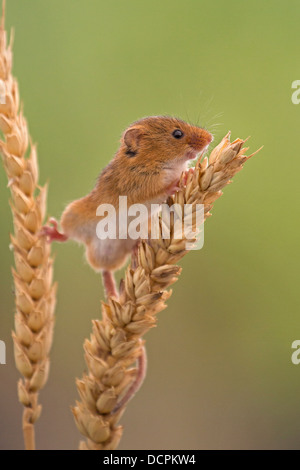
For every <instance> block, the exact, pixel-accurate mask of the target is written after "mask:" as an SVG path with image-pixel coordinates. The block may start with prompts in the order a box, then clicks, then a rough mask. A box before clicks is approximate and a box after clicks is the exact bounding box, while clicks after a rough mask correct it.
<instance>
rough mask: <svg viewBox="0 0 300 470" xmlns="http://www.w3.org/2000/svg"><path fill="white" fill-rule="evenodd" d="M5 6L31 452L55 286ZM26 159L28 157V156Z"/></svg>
mask: <svg viewBox="0 0 300 470" xmlns="http://www.w3.org/2000/svg"><path fill="white" fill-rule="evenodd" d="M4 7H5V2H3V14H2V20H1V25H0V79H1V82H0V84H1V89H2V92H3V93H2V96H1V102H0V129H1V131H2V135H3V138H4V139H3V141H0V150H1V153H2V157H3V163H4V168H5V171H6V173H7V176H8V179H9V183H8V186H9V188H10V190H11V195H12V201H10V204H11V210H12V215H13V222H14V235H11V247H12V249H13V252H14V258H15V269H13V270H12V272H13V278H14V283H15V293H16V314H15V331H14V332H13V341H14V353H15V362H16V366H17V369H18V370H19V372H20V373H21V374H22V376H23V379H20V380H19V382H18V396H19V401H20V402H21V403H22V404H23V405H24V407H25V408H24V412H23V434H24V442H25V448H26V449H28V450H33V449H35V433H34V423H35V422H36V420H37V419H38V418H39V416H40V413H41V405H39V404H38V393H39V390H41V388H42V387H43V386H44V385H45V383H46V381H47V378H48V373H49V350H50V348H51V343H52V334H53V323H54V316H53V312H54V307H55V298H56V296H55V293H56V285H53V284H52V264H53V261H52V259H51V258H50V245H48V244H47V242H46V239H45V237H40V236H39V232H40V229H41V227H42V222H43V219H44V216H45V210H46V195H47V187H46V186H45V187H40V186H39V185H38V162H37V154H36V148H35V146H34V145H32V144H30V145H29V143H28V140H29V139H28V128H27V123H26V120H25V118H24V116H23V112H22V109H21V110H20V109H19V91H18V84H17V82H16V80H15V78H14V77H13V76H12V74H11V68H12V39H11V41H10V44H9V45H8V46H7V44H6V31H5V29H4ZM27 155H29V156H28V157H27Z"/></svg>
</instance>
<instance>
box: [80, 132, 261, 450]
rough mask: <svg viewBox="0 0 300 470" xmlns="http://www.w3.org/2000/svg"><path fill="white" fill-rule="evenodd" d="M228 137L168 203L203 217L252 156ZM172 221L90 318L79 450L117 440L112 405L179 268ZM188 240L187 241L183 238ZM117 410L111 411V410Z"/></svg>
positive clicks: (182, 246)
mask: <svg viewBox="0 0 300 470" xmlns="http://www.w3.org/2000/svg"><path fill="white" fill-rule="evenodd" d="M229 137H230V133H228V134H227V135H226V136H225V137H224V138H223V139H222V141H221V142H220V144H219V145H218V146H217V147H215V149H214V150H213V151H212V152H211V154H210V156H209V158H205V159H204V160H203V162H201V159H199V160H198V162H197V164H196V167H195V170H194V171H193V172H190V173H189V174H188V177H187V181H185V182H184V180H183V179H182V181H181V190H180V191H179V192H177V193H176V194H175V195H174V196H173V197H171V198H169V200H168V204H169V205H173V204H179V205H180V206H181V208H182V210H181V214H182V215H184V210H183V208H184V205H185V204H191V205H192V212H193V213H195V211H196V210H197V206H196V205H197V204H203V205H204V219H206V218H207V217H208V216H209V215H210V210H211V208H212V206H213V203H214V202H215V200H216V199H217V198H219V197H220V196H221V195H222V191H221V190H222V188H223V187H224V186H226V185H227V184H228V183H229V182H230V180H231V178H232V177H233V176H234V175H235V174H236V173H237V172H238V171H240V170H241V169H242V167H243V164H244V163H245V162H246V161H247V160H248V159H249V158H250V157H251V156H252V155H250V156H246V155H245V152H246V150H247V149H246V148H242V147H243V145H244V142H245V141H243V140H241V139H236V140H235V141H234V142H232V143H231V142H230V140H229ZM173 224H174V220H173V219H172V218H171V219H170V225H171V227H169V228H170V233H171V236H170V238H168V239H163V238H162V223H161V221H160V236H159V238H158V239H157V240H150V241H149V242H146V241H143V242H142V243H141V244H140V246H139V250H138V262H137V266H136V267H135V268H134V269H133V268H132V266H129V267H128V268H127V270H126V273H125V280H124V281H122V282H121V287H120V296H119V298H118V300H116V299H115V298H109V299H108V301H107V303H103V304H102V316H103V319H102V320H101V321H100V320H94V322H93V332H92V334H91V337H90V339H89V340H86V341H85V343H84V350H85V359H86V363H87V367H88V374H87V375H84V376H83V378H82V379H81V380H78V381H77V388H78V392H79V395H80V398H81V401H80V402H78V403H77V405H76V406H75V407H74V408H73V414H74V417H75V421H76V424H77V427H78V429H79V431H80V432H81V433H82V434H83V435H84V436H85V437H86V441H81V442H80V449H82V450H87V449H90V450H92V449H93V450H112V449H116V447H117V446H118V443H119V441H120V438H121V436H122V427H121V426H119V425H118V421H119V419H120V417H121V415H122V414H123V412H124V409H125V406H126V405H124V406H121V407H118V403H120V402H121V400H122V397H124V395H126V391H127V390H128V387H130V385H131V384H132V382H133V381H134V377H135V374H136V373H137V371H136V369H134V368H130V366H132V364H133V363H134V362H135V361H136V359H137V358H138V357H139V356H140V355H141V352H142V351H141V347H142V344H143V342H142V341H141V338H142V337H143V336H144V334H145V333H146V332H147V331H148V330H149V329H150V328H152V327H153V326H155V324H156V314H157V313H158V312H160V311H161V310H163V309H164V308H165V307H166V305H165V301H166V300H167V299H168V298H169V297H170V295H171V291H167V290H166V289H167V288H168V287H169V286H170V285H172V284H173V283H174V282H176V281H177V279H178V276H179V274H180V272H181V268H180V267H179V266H176V265H175V263H177V262H178V261H179V260H180V259H181V258H182V257H183V256H184V255H185V254H186V253H187V249H186V242H187V239H186V238H181V239H176V238H175V236H174V233H175V232H174V226H173ZM189 242H191V240H189ZM116 410H117V411H116Z"/></svg>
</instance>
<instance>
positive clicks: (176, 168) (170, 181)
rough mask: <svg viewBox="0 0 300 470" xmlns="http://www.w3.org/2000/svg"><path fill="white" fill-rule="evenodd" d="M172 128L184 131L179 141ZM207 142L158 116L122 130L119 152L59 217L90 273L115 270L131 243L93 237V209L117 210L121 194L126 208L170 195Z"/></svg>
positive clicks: (192, 129)
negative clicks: (84, 250)
mask: <svg viewBox="0 0 300 470" xmlns="http://www.w3.org/2000/svg"><path fill="white" fill-rule="evenodd" d="M175 129H180V130H181V131H182V132H183V133H184V136H183V137H182V138H181V139H176V138H174V137H173V135H172V132H173V131H174V130H175ZM211 140H212V136H211V134H210V133H209V132H208V131H206V130H204V129H202V128H200V127H197V126H191V125H190V124H187V123H186V122H184V121H181V120H179V119H176V118H171V117H164V116H154V117H147V118H144V119H141V120H139V121H136V122H135V123H133V124H132V125H131V126H130V127H129V128H128V129H127V130H126V131H125V132H124V134H123V136H122V138H121V145H120V148H119V150H118V151H117V153H116V154H115V156H114V158H113V159H112V161H111V162H110V163H109V164H108V165H107V167H106V168H104V170H103V171H102V172H101V173H100V175H99V177H98V180H97V183H96V185H95V187H94V189H93V190H92V191H91V193H90V194H88V195H87V196H85V197H83V198H81V199H78V200H76V201H74V202H72V203H71V204H69V205H68V206H67V208H66V209H65V211H64V212H63V214H62V218H61V226H62V229H63V231H64V233H65V234H66V235H67V236H68V237H69V238H73V239H75V240H78V241H80V242H83V243H84V244H85V245H86V247H87V259H88V261H89V263H90V264H91V265H92V267H93V268H94V269H97V270H99V269H109V270H114V269H117V268H119V267H121V266H122V265H123V264H124V262H125V260H126V258H127V255H128V254H129V253H130V251H131V250H132V247H133V245H134V242H133V241H132V240H130V241H128V240H109V242H108V241H106V240H104V241H103V240H99V239H98V238H97V235H96V225H97V222H98V221H99V220H100V219H99V216H97V215H96V209H97V207H98V206H99V205H100V204H104V203H106V204H112V205H113V206H114V207H115V209H116V210H118V207H119V196H127V198H128V206H130V205H131V204H135V203H144V204H151V203H152V202H153V203H162V202H163V201H165V200H166V198H167V197H168V196H169V195H170V194H172V193H173V192H174V188H176V184H177V182H178V180H179V177H180V174H181V172H182V171H184V170H185V169H186V165H187V162H188V160H190V159H193V158H195V157H196V155H197V153H199V152H200V151H202V150H203V149H204V148H205V147H206V146H207V145H208V144H209V143H210V142H211ZM103 242H106V244H104V243H103ZM101 243H102V245H101V246H100V244H101Z"/></svg>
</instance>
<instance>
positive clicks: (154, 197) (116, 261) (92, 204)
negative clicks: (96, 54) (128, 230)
mask: <svg viewBox="0 0 300 470" xmlns="http://www.w3.org/2000/svg"><path fill="white" fill-rule="evenodd" d="M211 141H212V135H211V134H210V133H209V132H208V131H207V130H205V129H202V128H201V127H198V126H192V125H190V124H188V123H186V122H184V121H182V120H180V119H176V118H173V117H168V116H152V117H146V118H143V119H141V120H139V121H136V122H134V123H133V124H131V125H130V126H129V127H128V128H127V129H126V130H125V132H124V133H123V135H122V138H121V145H120V148H119V150H118V151H117V153H116V154H115V156H114V158H113V159H112V160H111V162H110V163H109V164H108V165H107V166H106V167H105V168H104V170H102V172H101V173H100V175H99V177H98V179H97V182H96V185H95V187H94V189H93V190H92V191H91V192H90V193H89V194H88V195H87V196H84V197H82V198H81V199H77V200H75V201H73V202H71V203H70V204H69V205H68V206H67V207H66V209H65V210H64V212H63V214H62V216H61V219H60V225H61V228H62V233H60V232H59V231H58V230H57V225H58V224H57V222H56V220H55V219H50V221H49V222H50V224H51V226H45V227H43V229H42V234H43V235H45V236H47V238H48V240H49V241H54V240H57V241H66V240H68V239H73V240H76V241H78V242H81V243H83V244H84V245H85V247H86V257H87V261H88V263H89V264H90V265H91V267H92V268H93V269H94V270H96V271H101V272H102V276H103V283H104V287H105V291H106V295H107V296H115V297H117V295H118V294H117V291H116V287H115V281H114V276H113V271H114V270H116V269H119V268H121V267H122V266H123V265H124V264H125V262H126V259H127V257H128V255H129V254H130V253H131V252H132V251H133V249H134V247H135V246H136V243H137V240H133V239H130V238H127V239H120V237H119V238H118V237H117V238H115V239H108V238H106V239H104V240H103V239H99V238H98V236H97V232H96V227H97V224H98V222H99V215H97V214H96V212H97V208H98V207H99V206H101V205H103V204H111V205H112V206H113V207H114V208H115V210H116V212H117V213H118V211H119V197H120V196H127V204H128V207H129V206H131V205H132V204H137V203H139V204H144V205H146V206H147V207H150V206H151V204H162V203H163V202H164V201H166V199H167V198H168V196H170V195H172V194H174V193H175V191H176V190H177V189H179V188H178V183H179V179H180V176H181V174H182V172H184V171H186V170H187V166H188V162H189V160H193V159H195V158H196V156H197V154H198V153H199V152H202V151H203V150H205V149H206V147H207V146H208V145H209V144H210V142H211ZM145 370H146V355H145V351H144V348H142V349H141V356H140V357H139V358H138V369H137V374H136V378H135V381H134V382H133V384H132V385H131V387H130V388H129V390H128V391H127V393H126V395H125V397H123V398H122V400H121V401H120V402H119V403H118V404H117V406H116V408H115V409H114V410H113V412H116V411H117V410H118V409H120V408H121V407H122V406H124V405H125V404H126V403H127V402H128V401H129V399H130V398H131V397H132V396H133V395H134V394H135V392H136V391H137V390H138V389H139V387H140V386H141V384H142V381H143V379H144V376H145Z"/></svg>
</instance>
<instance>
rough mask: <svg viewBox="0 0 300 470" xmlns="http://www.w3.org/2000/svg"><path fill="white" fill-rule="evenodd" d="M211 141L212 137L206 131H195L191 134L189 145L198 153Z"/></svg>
mask: <svg viewBox="0 0 300 470" xmlns="http://www.w3.org/2000/svg"><path fill="white" fill-rule="evenodd" d="M212 140H213V136H212V135H211V134H210V133H209V132H208V131H206V130H205V129H197V130H196V131H195V132H193V133H192V136H191V138H190V140H189V145H190V146H191V147H192V148H193V149H194V150H196V151H197V152H199V151H200V150H202V149H203V148H204V147H206V146H207V145H209V144H210V143H211V141H212Z"/></svg>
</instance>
